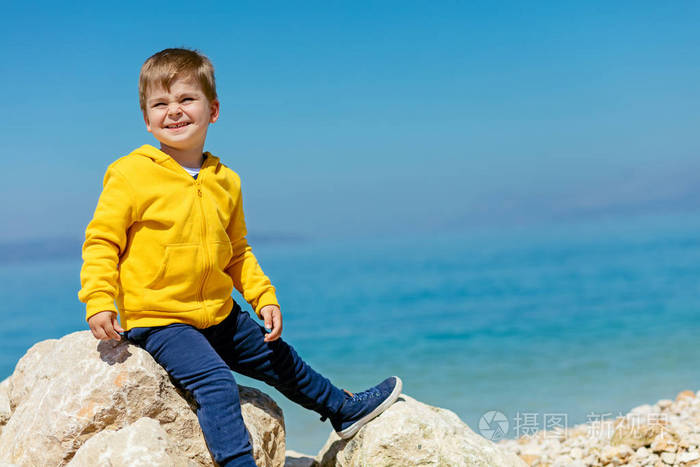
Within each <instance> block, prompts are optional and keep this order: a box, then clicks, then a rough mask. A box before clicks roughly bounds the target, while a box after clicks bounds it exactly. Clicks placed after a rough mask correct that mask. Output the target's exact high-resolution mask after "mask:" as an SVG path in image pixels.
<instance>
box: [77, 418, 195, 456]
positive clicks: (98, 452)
mask: <svg viewBox="0 0 700 467" xmlns="http://www.w3.org/2000/svg"><path fill="white" fill-rule="evenodd" d="M155 465H162V466H172V467H197V465H198V464H197V463H196V462H195V461H193V460H192V459H190V458H189V457H187V456H185V454H184V453H183V452H182V451H180V450H179V449H178V447H177V446H176V445H175V443H174V442H173V441H172V440H171V439H170V438H169V437H168V434H167V433H166V432H165V430H164V429H163V427H162V426H161V425H160V423H158V421H157V420H154V419H152V418H146V417H144V418H140V419H138V420H136V421H135V422H134V423H132V424H131V425H129V426H126V427H124V428H122V429H121V430H117V431H113V430H105V431H101V432H100V433H97V434H96V435H95V436H93V437H92V438H90V439H89V440H87V442H86V443H85V444H83V445H82V446H81V448H80V449H78V452H76V453H75V456H73V459H71V461H70V462H69V463H68V467H101V466H104V467H138V466H143V467H152V466H155Z"/></svg>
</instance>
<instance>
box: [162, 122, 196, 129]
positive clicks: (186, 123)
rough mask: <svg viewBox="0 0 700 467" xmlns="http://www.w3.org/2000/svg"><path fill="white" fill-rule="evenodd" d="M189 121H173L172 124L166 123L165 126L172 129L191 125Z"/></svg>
mask: <svg viewBox="0 0 700 467" xmlns="http://www.w3.org/2000/svg"><path fill="white" fill-rule="evenodd" d="M189 124H190V123H189V122H180V123H173V124H172V125H166V126H165V128H168V129H171V130H176V129H178V128H182V127H184V126H187V125H189Z"/></svg>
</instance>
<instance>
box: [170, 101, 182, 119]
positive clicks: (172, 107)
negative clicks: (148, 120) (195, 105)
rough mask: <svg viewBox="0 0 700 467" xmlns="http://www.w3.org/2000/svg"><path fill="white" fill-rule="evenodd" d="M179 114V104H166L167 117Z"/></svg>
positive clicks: (180, 110) (180, 111)
mask: <svg viewBox="0 0 700 467" xmlns="http://www.w3.org/2000/svg"><path fill="white" fill-rule="evenodd" d="M181 113H182V109H181V108H180V103H179V102H172V103H170V104H168V115H171V116H173V115H180V114H181Z"/></svg>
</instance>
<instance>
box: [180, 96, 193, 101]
mask: <svg viewBox="0 0 700 467" xmlns="http://www.w3.org/2000/svg"><path fill="white" fill-rule="evenodd" d="M193 100H194V99H193V98H192V97H185V98H183V99H182V101H181V102H190V101H193Z"/></svg>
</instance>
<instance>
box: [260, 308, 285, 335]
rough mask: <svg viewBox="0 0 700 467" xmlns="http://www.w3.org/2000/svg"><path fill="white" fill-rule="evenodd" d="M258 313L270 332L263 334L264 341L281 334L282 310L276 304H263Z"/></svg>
mask: <svg viewBox="0 0 700 467" xmlns="http://www.w3.org/2000/svg"><path fill="white" fill-rule="evenodd" d="M260 314H261V315H262V317H263V319H264V320H265V327H266V328H267V329H271V332H269V333H267V334H265V342H272V341H275V340H277V339H279V337H280V335H282V312H281V311H280V307H278V306H277V305H265V306H264V307H262V310H260Z"/></svg>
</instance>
